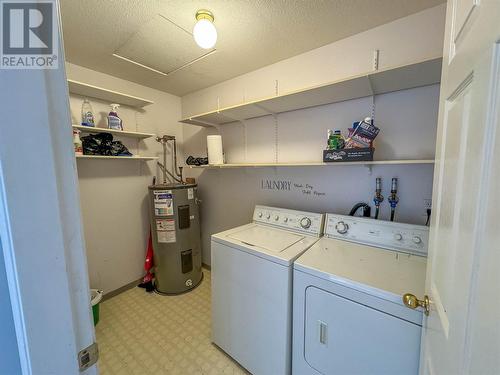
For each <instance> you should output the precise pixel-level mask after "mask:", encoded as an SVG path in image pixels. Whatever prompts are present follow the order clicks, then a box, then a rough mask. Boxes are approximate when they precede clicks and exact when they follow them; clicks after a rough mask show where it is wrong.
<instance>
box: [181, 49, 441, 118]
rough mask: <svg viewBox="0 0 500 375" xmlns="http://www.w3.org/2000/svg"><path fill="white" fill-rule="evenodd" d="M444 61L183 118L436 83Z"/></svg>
mask: <svg viewBox="0 0 500 375" xmlns="http://www.w3.org/2000/svg"><path fill="white" fill-rule="evenodd" d="M441 63H442V58H441V57H438V58H434V59H430V60H425V61H420V62H417V63H413V64H409V65H403V66H398V67H394V68H388V69H384V70H378V71H373V72H370V73H367V74H363V75H359V76H353V77H349V78H347V79H343V80H340V81H335V82H331V83H328V84H325V85H320V86H314V87H310V88H307V89H304V90H298V91H293V92H290V93H286V94H284V95H279V96H273V97H270V98H266V99H261V100H257V101H253V102H247V103H243V104H239V105H235V106H231V107H226V108H222V109H218V110H215V111H211V112H206V113H202V114H199V115H194V116H190V117H188V118H185V119H183V120H181V122H183V123H186V124H192V125H199V126H218V125H223V124H228V123H231V122H235V121H244V120H249V119H252V118H257V117H262V116H268V115H275V114H279V113H283V112H288V111H295V110H298V109H304V108H310V107H316V106H319V105H325V104H332V103H337V102H341V101H345V100H351V99H357V98H363V97H367V96H372V95H378V94H385V93H389V92H394V91H399V90H406V89H411V88H415V87H421V86H428V85H433V84H437V83H439V82H440V81H441Z"/></svg>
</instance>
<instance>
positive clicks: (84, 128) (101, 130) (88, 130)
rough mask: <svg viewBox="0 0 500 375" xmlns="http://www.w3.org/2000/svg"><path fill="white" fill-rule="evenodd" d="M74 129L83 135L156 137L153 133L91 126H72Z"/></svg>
mask: <svg viewBox="0 0 500 375" xmlns="http://www.w3.org/2000/svg"><path fill="white" fill-rule="evenodd" d="M72 126H73V129H78V130H80V131H81V132H82V133H93V134H98V133H111V134H113V135H120V136H123V137H130V138H141V139H144V138H151V137H154V136H155V134H151V133H140V132H130V131H125V130H114V129H105V128H93V127H90V126H83V125H72Z"/></svg>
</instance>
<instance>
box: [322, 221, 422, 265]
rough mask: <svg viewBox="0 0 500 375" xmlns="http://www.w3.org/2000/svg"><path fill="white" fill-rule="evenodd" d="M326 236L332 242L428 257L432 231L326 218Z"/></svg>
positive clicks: (405, 226)
mask: <svg viewBox="0 0 500 375" xmlns="http://www.w3.org/2000/svg"><path fill="white" fill-rule="evenodd" d="M325 234H326V235H327V236H328V237H330V238H337V239H342V240H346V241H351V242H356V243H360V244H364V245H369V246H374V247H379V248H382V249H389V250H396V251H400V252H404V253H410V254H416V255H422V256H427V246H428V244H429V228H428V227H426V226H424V225H412V224H404V223H397V222H393V221H383V220H375V219H369V218H363V217H355V216H345V215H335V214H327V215H326V226H325Z"/></svg>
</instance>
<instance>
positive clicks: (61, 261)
mask: <svg viewBox="0 0 500 375" xmlns="http://www.w3.org/2000/svg"><path fill="white" fill-rule="evenodd" d="M54 6H55V7H56V9H57V17H56V18H57V19H56V20H55V21H57V22H58V28H59V36H58V37H59V67H58V69H50V70H49V69H45V70H3V71H2V74H1V75H0V87H2V91H1V92H0V101H1V103H2V108H4V109H5V111H3V110H2V112H4V113H3V119H2V125H1V126H2V130H1V132H0V241H1V245H2V246H1V247H2V250H3V251H2V253H0V256H3V257H4V260H5V269H6V275H7V284H8V290H9V295H10V300H11V307H12V315H13V320H14V328H15V332H16V338H17V344H18V352H19V360H20V364H21V371H22V373H23V374H41V373H44V374H45V373H54V374H63V373H64V374H77V373H79V366H78V360H77V355H78V352H79V351H80V350H82V349H84V348H86V347H88V346H89V345H91V344H92V343H94V342H95V331H94V326H93V320H92V313H91V309H90V291H89V279H88V271H87V259H86V254H85V244H84V238H83V230H82V223H81V213H80V197H79V191H78V184H77V183H78V180H77V172H76V160H75V157H74V150H73V143H72V130H71V126H70V124H71V115H70V109H69V94H68V85H67V80H66V72H65V66H64V61H65V60H64V49H63V43H62V29H61V15H60V7H59V1H58V0H54ZM82 373H84V374H97V373H98V370H97V366H92V367H90V368H88V369H87V370H86V371H84V372H82Z"/></svg>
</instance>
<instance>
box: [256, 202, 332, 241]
mask: <svg viewBox="0 0 500 375" xmlns="http://www.w3.org/2000/svg"><path fill="white" fill-rule="evenodd" d="M323 218H324V215H323V214H317V213H313V212H304V211H296V210H288V209H285V208H276V207H268V206H255V210H254V212H253V220H254V222H257V223H264V224H269V225H272V226H276V227H280V228H283V229H290V230H294V231H298V232H303V233H307V234H312V235H315V236H320V235H321V234H323Z"/></svg>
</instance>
